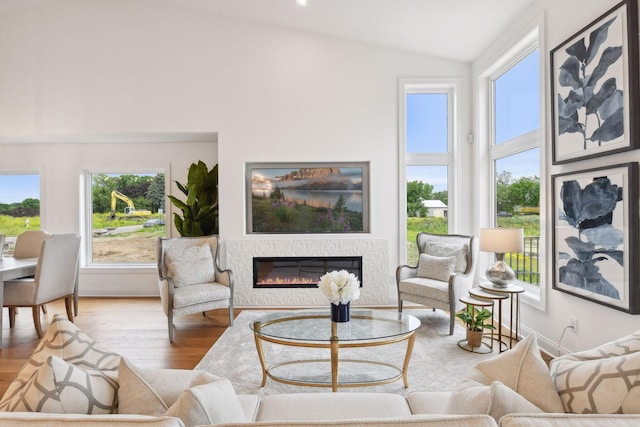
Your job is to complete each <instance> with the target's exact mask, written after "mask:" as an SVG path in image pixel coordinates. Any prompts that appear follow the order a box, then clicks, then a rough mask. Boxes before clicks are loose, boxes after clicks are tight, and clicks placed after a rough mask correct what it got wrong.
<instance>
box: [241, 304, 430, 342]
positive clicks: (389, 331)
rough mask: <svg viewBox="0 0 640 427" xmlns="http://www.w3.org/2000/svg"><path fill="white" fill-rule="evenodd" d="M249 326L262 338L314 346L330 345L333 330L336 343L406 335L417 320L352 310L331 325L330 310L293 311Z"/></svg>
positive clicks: (388, 312) (416, 325) (387, 312)
mask: <svg viewBox="0 0 640 427" xmlns="http://www.w3.org/2000/svg"><path fill="white" fill-rule="evenodd" d="M249 326H250V328H251V329H252V330H253V331H254V333H256V334H258V335H261V336H263V337H270V338H275V339H283V340H291V341H317V342H324V341H327V342H328V341H331V339H332V335H333V333H332V327H334V328H335V337H337V339H338V341H361V340H362V341H365V340H377V339H385V338H391V337H396V336H402V335H406V334H409V333H411V332H413V331H415V330H416V329H418V328H419V327H420V320H419V319H418V318H416V317H414V316H412V315H410V314H404V313H398V312H397V311H393V310H374V309H353V308H352V309H351V320H350V321H348V322H341V323H334V322H332V321H331V316H330V313H329V309H327V310H325V311H321V310H295V311H282V312H275V313H269V314H265V315H264V316H261V317H259V318H258V319H256V320H254V321H253V322H251V323H250V325H249ZM334 339H335V338H334Z"/></svg>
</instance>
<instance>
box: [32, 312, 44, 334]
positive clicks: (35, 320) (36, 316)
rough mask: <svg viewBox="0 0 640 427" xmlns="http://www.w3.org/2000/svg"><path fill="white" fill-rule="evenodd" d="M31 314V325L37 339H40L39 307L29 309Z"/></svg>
mask: <svg viewBox="0 0 640 427" xmlns="http://www.w3.org/2000/svg"><path fill="white" fill-rule="evenodd" d="M31 312H32V313H33V324H34V325H35V327H36V333H37V334H38V338H42V326H41V325H40V306H39V305H34V306H33V307H32V308H31Z"/></svg>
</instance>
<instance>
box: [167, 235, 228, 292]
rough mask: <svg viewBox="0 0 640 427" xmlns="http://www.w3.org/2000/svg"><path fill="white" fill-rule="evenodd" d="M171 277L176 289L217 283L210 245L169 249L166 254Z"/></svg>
mask: <svg viewBox="0 0 640 427" xmlns="http://www.w3.org/2000/svg"><path fill="white" fill-rule="evenodd" d="M165 264H166V266H167V272H168V274H169V277H171V278H172V279H173V284H174V285H175V286H176V287H178V288H179V287H182V286H189V285H198V284H201V283H211V282H215V281H216V271H215V267H214V263H213V254H212V253H211V248H210V247H209V245H202V246H190V247H188V248H182V247H175V248H174V247H169V248H168V249H167V251H166V252H165Z"/></svg>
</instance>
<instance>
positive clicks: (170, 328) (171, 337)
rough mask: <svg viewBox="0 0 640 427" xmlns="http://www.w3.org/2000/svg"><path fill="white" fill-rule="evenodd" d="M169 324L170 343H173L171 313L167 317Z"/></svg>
mask: <svg viewBox="0 0 640 427" xmlns="http://www.w3.org/2000/svg"><path fill="white" fill-rule="evenodd" d="M167 323H168V324H169V342H171V343H172V342H173V315H172V314H171V312H169V315H168V316H167Z"/></svg>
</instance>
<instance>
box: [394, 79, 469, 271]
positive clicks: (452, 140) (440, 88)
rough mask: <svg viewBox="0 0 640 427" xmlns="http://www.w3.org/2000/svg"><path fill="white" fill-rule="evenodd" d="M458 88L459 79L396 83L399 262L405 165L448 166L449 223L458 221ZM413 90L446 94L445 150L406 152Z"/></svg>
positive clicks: (404, 222)
mask: <svg viewBox="0 0 640 427" xmlns="http://www.w3.org/2000/svg"><path fill="white" fill-rule="evenodd" d="M460 92H461V81H460V79H456V78H452V79H427V78H424V79H400V80H399V84H398V133H399V134H398V159H399V162H398V195H399V199H400V200H399V203H398V206H399V211H398V212H399V221H398V223H399V230H398V265H400V264H404V263H405V261H406V259H407V244H406V241H407V214H406V212H407V173H406V167H407V166H447V192H448V198H449V203H448V208H447V215H448V218H447V219H448V227H449V230H453V229H454V228H455V224H457V213H456V211H457V210H456V205H457V200H458V199H459V196H458V191H457V179H456V170H457V168H456V166H455V165H456V163H457V161H458V156H457V155H456V152H457V141H458V135H459V131H458V126H459V123H460V120H459V118H458V96H459V94H460ZM412 93H440V94H443V93H446V94H447V95H448V100H449V102H448V104H447V106H448V118H449V122H448V124H447V126H448V129H447V134H448V141H447V147H448V151H447V152H435V153H407V152H406V145H407V144H406V124H407V121H406V99H405V97H406V95H408V94H412Z"/></svg>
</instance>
